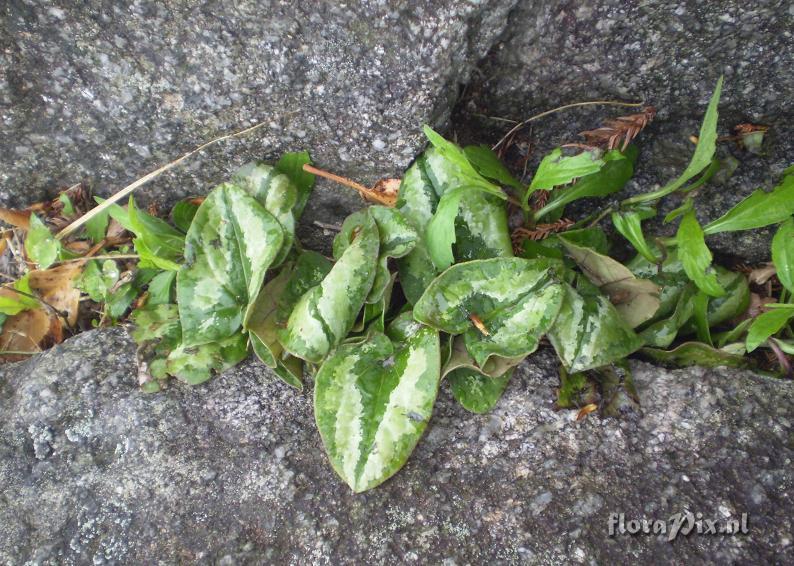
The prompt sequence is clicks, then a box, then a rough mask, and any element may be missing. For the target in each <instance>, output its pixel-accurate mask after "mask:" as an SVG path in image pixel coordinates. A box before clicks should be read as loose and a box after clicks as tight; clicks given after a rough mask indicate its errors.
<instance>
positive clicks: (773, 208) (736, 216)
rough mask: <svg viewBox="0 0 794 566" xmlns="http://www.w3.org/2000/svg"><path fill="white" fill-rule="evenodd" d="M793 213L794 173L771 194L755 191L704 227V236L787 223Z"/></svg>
mask: <svg viewBox="0 0 794 566" xmlns="http://www.w3.org/2000/svg"><path fill="white" fill-rule="evenodd" d="M792 214H794V174H791V175H787V176H786V177H784V178H783V180H782V181H781V183H780V184H779V185H778V186H777V187H775V188H774V189H773V190H772V192H769V193H767V192H764V191H762V190H761V189H758V190H756V191H755V192H753V194H751V195H750V196H749V197H747V198H746V199H744V200H743V201H741V202H740V203H739V204H737V205H736V206H734V207H733V208H732V209H730V210H729V211H728V212H726V213H725V214H723V215H722V216H720V217H719V218H717V219H716V220H714V221H713V222H709V223H708V224H706V226H705V227H704V228H703V232H705V233H706V234H717V233H719V232H732V231H736V230H751V229H753V228H762V227H764V226H769V225H770V224H778V223H780V222H783V221H785V220H788V219H789V218H790V217H791V215H792Z"/></svg>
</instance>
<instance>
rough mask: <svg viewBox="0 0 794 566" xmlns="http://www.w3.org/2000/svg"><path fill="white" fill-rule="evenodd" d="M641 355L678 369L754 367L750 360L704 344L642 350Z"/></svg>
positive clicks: (690, 343) (696, 343)
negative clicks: (694, 367) (671, 348)
mask: <svg viewBox="0 0 794 566" xmlns="http://www.w3.org/2000/svg"><path fill="white" fill-rule="evenodd" d="M639 354H640V355H641V356H643V357H645V358H648V359H650V360H652V361H654V362H658V363H662V364H668V365H673V366H676V367H689V366H704V367H735V368H749V367H752V361H751V360H750V359H749V358H746V357H745V356H740V355H737V354H733V353H731V352H729V351H726V350H723V349H719V350H718V349H717V348H713V347H712V346H709V345H708V344H704V343H703V342H685V343H684V344H681V345H680V346H678V347H677V348H675V349H673V350H660V349H657V348H642V349H641V350H640V351H639Z"/></svg>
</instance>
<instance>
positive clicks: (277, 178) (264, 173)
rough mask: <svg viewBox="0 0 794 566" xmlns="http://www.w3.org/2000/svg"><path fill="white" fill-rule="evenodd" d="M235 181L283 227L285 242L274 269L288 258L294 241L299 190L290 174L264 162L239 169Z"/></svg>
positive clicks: (257, 162)
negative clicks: (295, 210)
mask: <svg viewBox="0 0 794 566" xmlns="http://www.w3.org/2000/svg"><path fill="white" fill-rule="evenodd" d="M232 182H233V183H234V184H236V185H238V186H239V187H241V188H242V189H244V190H245V191H246V192H247V193H248V194H249V195H251V196H252V197H254V198H255V199H256V200H257V201H258V202H259V204H261V205H262V206H263V207H264V208H265V210H267V211H268V212H269V213H270V214H272V215H273V217H274V218H275V219H276V220H278V222H279V224H281V228H282V233H283V235H284V241H283V244H282V246H281V250H279V253H278V255H277V256H276V259H275V260H274V261H273V266H277V265H280V264H281V262H283V261H284V259H286V257H287V255H288V254H289V252H290V250H291V249H292V243H293V242H294V240H295V223H296V220H295V214H294V212H293V209H294V208H295V206H296V205H297V202H298V189H297V188H296V187H295V185H293V184H292V182H291V181H290V178H289V177H288V176H287V175H284V174H282V173H279V171H278V170H277V169H276V168H274V167H271V166H270V165H268V164H267V163H264V162H262V161H254V162H251V163H247V164H245V165H243V166H242V167H240V169H238V171H237V172H236V173H235V174H234V176H233V177H232Z"/></svg>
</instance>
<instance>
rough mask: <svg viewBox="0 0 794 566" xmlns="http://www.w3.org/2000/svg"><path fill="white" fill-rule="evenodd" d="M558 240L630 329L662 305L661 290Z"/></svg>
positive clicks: (619, 266)
mask: <svg viewBox="0 0 794 566" xmlns="http://www.w3.org/2000/svg"><path fill="white" fill-rule="evenodd" d="M558 238H559V240H560V242H562V244H563V246H565V249H566V250H567V251H568V254H569V255H570V256H571V257H572V258H573V260H574V261H575V262H576V263H577V264H578V265H579V267H580V268H581V269H582V272H583V273H584V274H585V275H586V276H587V278H588V279H589V280H590V281H591V282H592V283H593V285H596V286H597V287H598V288H599V289H601V291H602V292H603V293H604V294H606V295H607V296H608V297H609V300H610V301H612V304H613V305H615V308H617V310H618V312H619V313H620V316H621V317H623V320H625V321H626V323H627V324H628V325H629V326H631V327H632V328H636V327H637V326H639V325H640V324H642V323H643V322H645V321H647V320H650V319H651V318H652V317H653V316H654V314H656V311H657V310H658V308H659V306H660V304H661V301H660V300H659V293H660V289H659V287H658V286H657V285H656V284H655V283H654V282H653V281H649V280H648V279H638V278H637V277H635V276H634V274H633V273H632V272H631V270H629V268H627V267H626V266H624V265H623V264H622V263H620V262H618V261H615V260H614V259H612V258H611V257H609V256H607V255H603V254H600V253H598V252H596V251H595V250H592V249H590V248H586V247H584V246H580V245H578V244H576V243H575V242H573V241H571V240H570V239H569V238H566V237H565V236H564V235H562V234H560V235H559V236H558Z"/></svg>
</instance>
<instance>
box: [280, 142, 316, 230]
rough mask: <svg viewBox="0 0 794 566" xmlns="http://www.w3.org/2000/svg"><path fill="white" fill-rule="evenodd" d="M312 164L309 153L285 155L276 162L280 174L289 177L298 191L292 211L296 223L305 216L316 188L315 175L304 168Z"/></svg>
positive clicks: (296, 152) (298, 152) (295, 152)
mask: <svg viewBox="0 0 794 566" xmlns="http://www.w3.org/2000/svg"><path fill="white" fill-rule="evenodd" d="M311 162H312V160H311V157H309V152H308V151H294V152H289V153H285V154H284V155H282V156H281V159H279V160H278V162H276V169H278V171H279V173H283V174H284V175H286V176H287V177H289V180H290V181H292V184H293V185H295V188H296V189H298V200H297V202H296V203H295V207H294V208H293V209H292V210H293V214H294V215H295V221H296V222H297V221H298V220H299V219H300V217H301V214H303V209H304V208H305V207H306V202H307V201H308V200H309V195H311V193H312V189H313V188H314V180H315V179H314V175H312V174H311V173H309V172H307V171H304V170H303V166H304V165H306V164H310V163H311Z"/></svg>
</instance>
